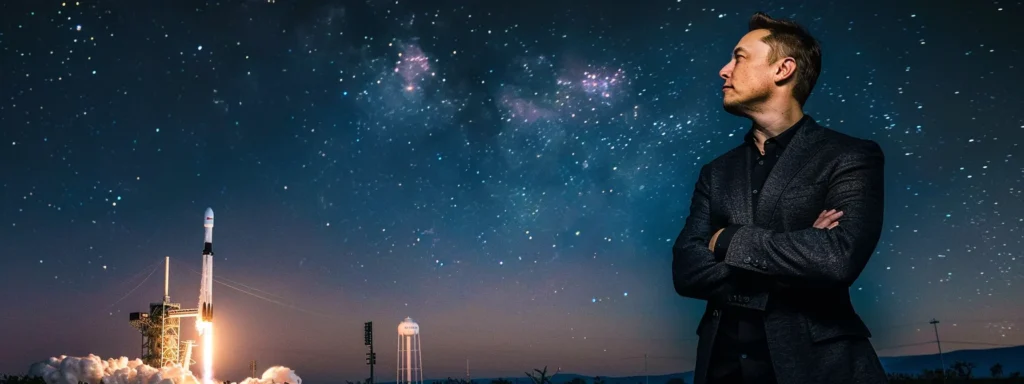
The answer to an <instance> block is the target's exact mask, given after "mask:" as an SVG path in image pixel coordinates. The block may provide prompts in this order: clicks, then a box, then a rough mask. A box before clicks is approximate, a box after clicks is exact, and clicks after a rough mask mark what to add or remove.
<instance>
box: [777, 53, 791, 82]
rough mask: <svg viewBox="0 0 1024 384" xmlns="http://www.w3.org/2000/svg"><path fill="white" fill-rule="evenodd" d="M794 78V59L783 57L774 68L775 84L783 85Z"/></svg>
mask: <svg viewBox="0 0 1024 384" xmlns="http://www.w3.org/2000/svg"><path fill="white" fill-rule="evenodd" d="M795 78H796V59H794V58H792V57H783V58H782V59H780V60H779V63H778V64H777V65H776V67H775V82H776V83H784V82H787V81H789V80H790V79H795Z"/></svg>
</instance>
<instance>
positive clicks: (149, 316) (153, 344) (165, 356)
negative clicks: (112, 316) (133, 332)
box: [128, 256, 199, 369]
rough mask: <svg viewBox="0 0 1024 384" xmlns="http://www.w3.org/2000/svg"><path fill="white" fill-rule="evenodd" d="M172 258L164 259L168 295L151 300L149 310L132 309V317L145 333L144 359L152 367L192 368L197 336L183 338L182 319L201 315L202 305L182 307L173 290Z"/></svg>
mask: <svg viewBox="0 0 1024 384" xmlns="http://www.w3.org/2000/svg"><path fill="white" fill-rule="evenodd" d="M170 274H171V258H170V256H167V257H165V259H164V298H163V301H162V302H159V303H150V304H149V312H132V313H130V314H129V315H128V321H129V323H131V325H132V327H135V329H138V330H139V332H140V333H141V334H142V362H143V363H145V364H146V365H149V366H151V367H156V368H159V367H165V366H171V365H179V366H181V367H184V368H186V369H188V367H189V366H191V365H193V364H195V363H196V362H195V361H193V360H192V346H193V345H195V341H194V340H184V341H182V340H181V319H182V318H188V317H197V316H199V309H198V308H189V309H182V308H181V304H180V303H172V302H171V296H170V294H169V292H168V291H169V288H170V287H169V284H170Z"/></svg>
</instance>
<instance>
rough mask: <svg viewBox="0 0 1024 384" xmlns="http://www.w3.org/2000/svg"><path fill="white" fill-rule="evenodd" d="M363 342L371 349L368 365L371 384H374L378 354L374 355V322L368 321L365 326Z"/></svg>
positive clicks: (367, 354)
mask: <svg viewBox="0 0 1024 384" xmlns="http://www.w3.org/2000/svg"><path fill="white" fill-rule="evenodd" d="M363 342H364V344H366V346H367V347H370V352H367V353H366V365H369V366H370V384H373V383H374V381H373V366H374V365H376V364H377V354H376V353H373V322H372V321H367V322H366V323H364V324H363Z"/></svg>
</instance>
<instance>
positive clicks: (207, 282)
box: [196, 208, 213, 332]
mask: <svg viewBox="0 0 1024 384" xmlns="http://www.w3.org/2000/svg"><path fill="white" fill-rule="evenodd" d="M203 230H204V231H205V235H204V239H203V243H204V244H203V273H202V280H201V281H200V285H199V316H198V317H196V326H197V327H198V328H199V331H200V332H202V331H203V330H204V328H205V327H203V326H202V324H203V323H209V322H213V209H211V208H206V215H205V216H204V219H203Z"/></svg>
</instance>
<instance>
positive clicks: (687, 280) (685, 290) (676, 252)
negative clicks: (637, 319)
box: [672, 165, 736, 301]
mask: <svg viewBox="0 0 1024 384" xmlns="http://www.w3.org/2000/svg"><path fill="white" fill-rule="evenodd" d="M708 177H709V168H708V166H707V165H704V166H703V167H701V169H700V174H699V176H697V184H696V186H695V187H694V190H693V197H692V198H691V201H690V213H689V216H687V218H686V224H685V225H684V226H683V230H682V232H680V233H679V237H677V238H676V242H675V244H674V245H673V246H672V282H673V284H674V285H675V288H676V292H677V293H678V294H679V295H681V296H684V297H690V298H694V299H701V300H707V301H719V300H725V297H727V296H728V295H729V294H730V293H731V292H735V291H736V287H735V286H734V283H733V281H734V280H733V279H732V273H733V271H732V270H731V267H729V266H728V265H726V264H724V263H720V262H719V261H718V260H716V259H715V255H714V254H713V253H712V252H711V249H709V248H708V243H709V242H710V241H711V236H712V235H713V234H714V233H713V231H715V230H717V228H713V227H712V226H711V202H710V193H711V191H710V189H711V188H710V182H709V181H708Z"/></svg>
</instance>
